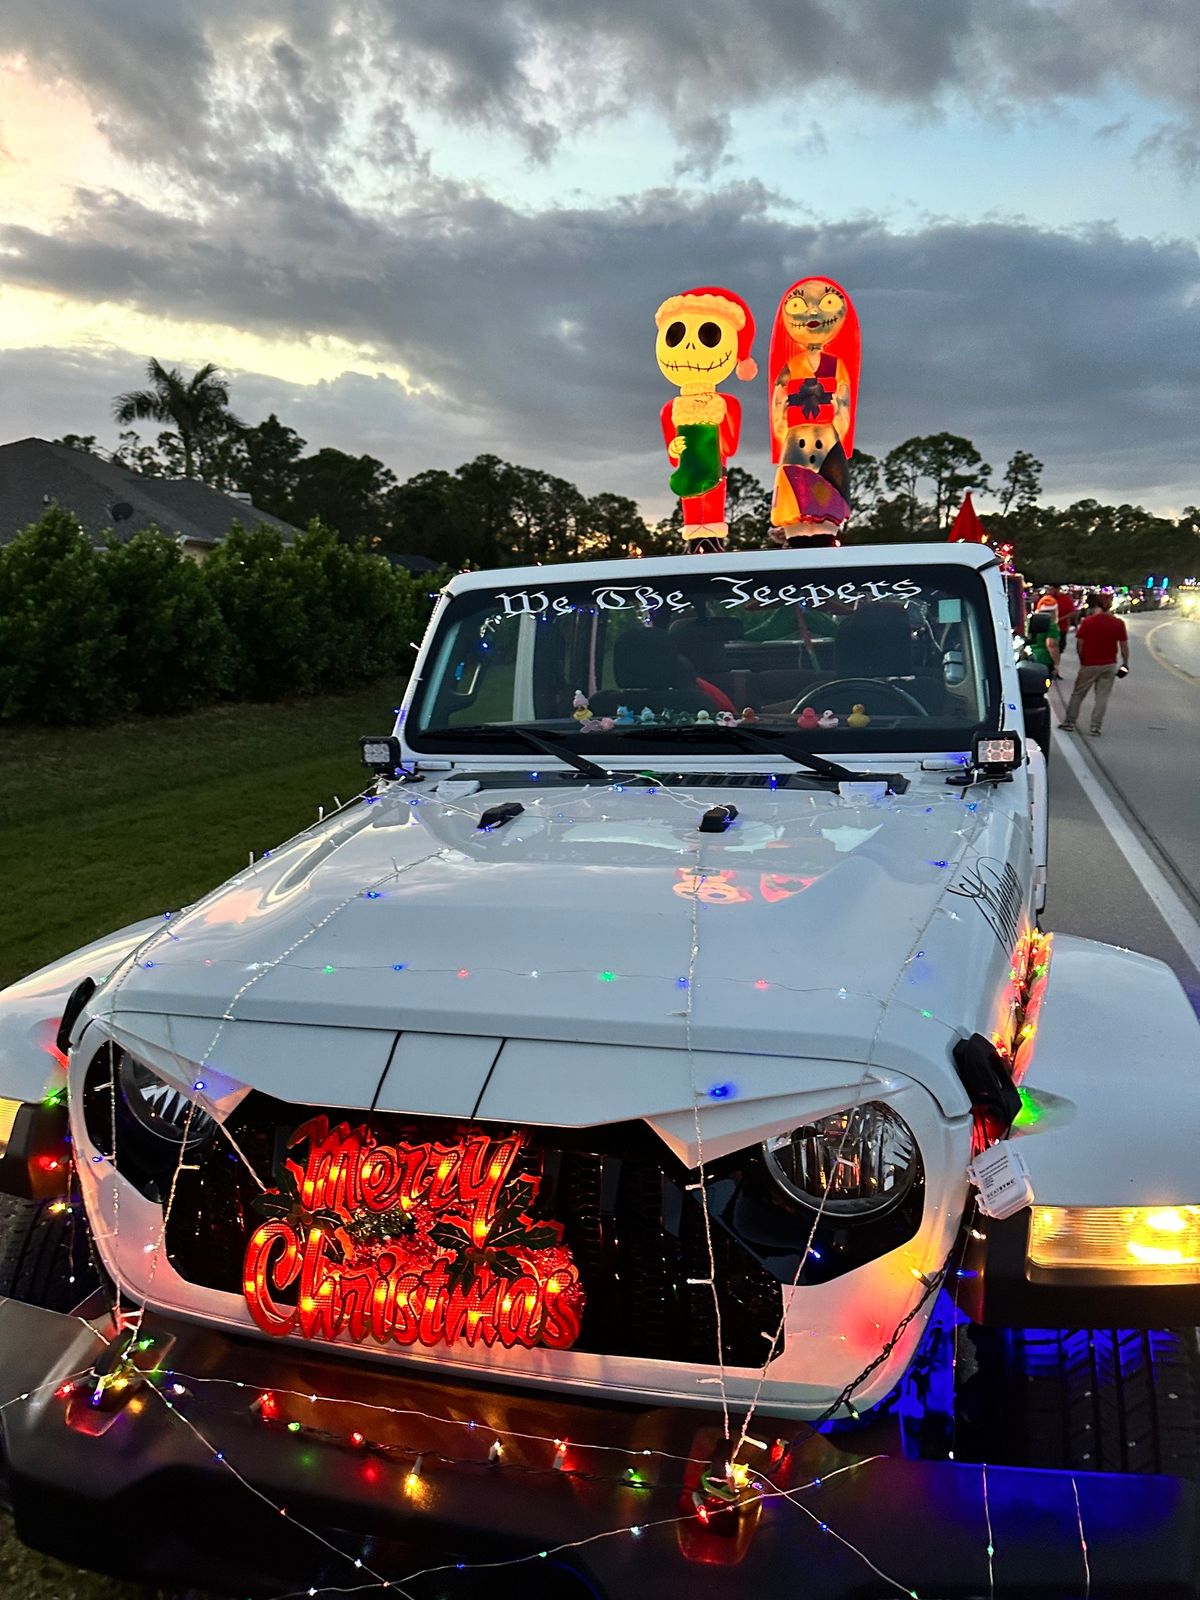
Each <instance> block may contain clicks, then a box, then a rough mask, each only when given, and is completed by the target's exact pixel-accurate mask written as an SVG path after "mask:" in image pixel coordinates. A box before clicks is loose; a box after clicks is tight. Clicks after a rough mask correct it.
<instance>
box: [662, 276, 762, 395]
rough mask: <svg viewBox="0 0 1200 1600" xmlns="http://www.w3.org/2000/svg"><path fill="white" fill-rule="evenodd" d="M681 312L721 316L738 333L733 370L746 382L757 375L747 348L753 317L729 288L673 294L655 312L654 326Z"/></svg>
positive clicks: (748, 347) (749, 343)
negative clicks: (735, 361)
mask: <svg viewBox="0 0 1200 1600" xmlns="http://www.w3.org/2000/svg"><path fill="white" fill-rule="evenodd" d="M681 311H691V312H697V313H703V312H705V311H707V312H708V313H709V315H710V316H713V317H720V318H721V320H722V321H723V322H727V323H728V324H729V325H730V327H732V328H733V329H734V330H735V331H736V333H737V353H738V359H737V366H736V367H735V368H734V371H735V372H736V373H737V375H738V377H739V378H741V379H742V380H743V382H745V383H749V382H750V379H751V378H753V377H755V376H756V375H757V373H758V362H757V361H755V359H754V357H753V356H752V355H751V354H750V347H751V345H752V344H753V343H754V316H753V314H752V312H751V310H750V307H749V306H748V305H747V304H746V302H745V301H744V300H743V299H742V297H741V296H740V295H736V294H734V293H733V291H732V289H714V288H711V287H704V288H700V289H688V290H685V292H684V293H683V294H673V295H672V296H671V298H670V299H669V300H664V301H663V303H662V305H660V306H659V308H658V310H657V311H656V312H655V313H654V325H655V327H658V328H661V327H662V325H663V323H664V322H665V321H666V320H667V318H668V317H673V316H676V315H677V314H678V313H679V312H681Z"/></svg>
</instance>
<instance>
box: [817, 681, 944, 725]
mask: <svg viewBox="0 0 1200 1600" xmlns="http://www.w3.org/2000/svg"><path fill="white" fill-rule="evenodd" d="M848 683H854V684H859V685H861V686H863V687H865V688H866V689H867V690H868V691H869V694H870V697H871V698H872V699H873V698H874V697H875V696H876V695H877V694H879V692H880V691H881V690H882V691H883V692H884V693H886V694H890V695H892V696H894V698H895V699H897V700H899V701H900V703H901V704H902V705H903V707H904V712H903V713H902V714H903V715H908V713H909V712H912V711H915V712H916V714H917V716H919V717H927V716H928V715H929V712H928V710H927V709H926V707H925V706H923V705H922V704H921V702H920V701H919V700H918V699H917V697H916V696H915V695H911V694H909V692H908V690H907V689H902V688H901V687H900V686H899V684H896V683H887V682H884V681H881V680H880V679H878V678H834V679H833V680H832V682H830V683H818V684H817V685H816V687H815V688H812V689H810V690H809V691H808V692H807V694H802V695H801V696H800V698H799V700H797V701H796V704H795V705H794V706H793V707H792V709H791V713H790V714H791V715H792V716H793V717H794V716H795V715H796V714H797V712H800V711H803V710H804V708H805V706H807V705H810V704H811V703H812V701H814V700H819V699H820V698H821V697H822V695H826V694H828V693H829V691H830V690H831V689H844V688H845V687H846V685H847V684H848Z"/></svg>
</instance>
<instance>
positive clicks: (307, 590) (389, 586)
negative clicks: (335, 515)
mask: <svg viewBox="0 0 1200 1600" xmlns="http://www.w3.org/2000/svg"><path fill="white" fill-rule="evenodd" d="M295 556H296V560H297V562H298V564H299V566H300V569H301V571H302V572H303V575H304V576H303V582H302V588H303V592H304V596H305V603H306V608H307V613H308V630H309V638H310V641H311V646H310V647H311V660H310V664H311V670H312V672H313V673H314V675H315V679H316V681H317V682H318V683H319V684H320V685H321V686H322V687H323V688H326V689H346V688H349V687H350V686H351V685H352V684H356V683H369V682H370V681H371V680H372V679H374V678H379V677H382V676H383V675H384V674H385V673H387V672H392V671H395V670H396V668H397V666H398V665H400V664H403V665H405V666H406V665H407V663H406V662H405V654H406V652H407V653H408V654H410V655H411V652H410V651H408V640H409V639H410V637H411V632H410V630H409V624H410V620H411V616H410V613H411V595H410V590H411V580H410V579H409V577H408V575H407V573H405V572H403V571H399V572H397V571H393V569H392V567H391V564H390V563H389V562H388V560H387V558H386V556H380V555H370V554H368V553H367V552H366V551H363V550H358V549H353V548H351V546H349V545H345V544H342V543H340V542H339V540H338V537H337V535H336V534H335V533H333V532H331V531H330V530H329V529H328V528H323V527H321V525H320V524H319V523H314V524H313V526H312V527H310V528H309V530H308V532H307V533H305V534H303V535H302V536H301V538H299V539H298V540H297V541H296V544H295Z"/></svg>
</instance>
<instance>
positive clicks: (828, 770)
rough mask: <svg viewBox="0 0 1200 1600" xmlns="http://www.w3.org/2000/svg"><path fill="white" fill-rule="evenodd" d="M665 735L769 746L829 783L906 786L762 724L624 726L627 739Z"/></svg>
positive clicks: (753, 747)
mask: <svg viewBox="0 0 1200 1600" xmlns="http://www.w3.org/2000/svg"><path fill="white" fill-rule="evenodd" d="M656 735H657V736H658V737H659V738H667V739H671V740H674V739H680V740H682V741H683V742H685V743H689V744H691V743H695V742H699V741H700V740H711V739H721V738H727V739H729V740H730V741H731V742H732V743H734V744H739V745H741V747H742V749H743V750H770V751H773V752H774V753H775V754H776V755H780V756H783V757H784V758H785V759H786V760H788V761H792V762H794V763H795V764H796V766H798V767H805V768H807V770H808V771H809V772H813V773H815V774H816V775H817V777H819V778H827V779H828V780H829V781H830V782H831V783H864V782H868V783H869V782H872V781H875V780H880V779H883V780H886V782H887V784H888V787H889V788H891V789H893V790H894V791H895V792H896V793H897V794H903V793H904V791H905V789H907V788H908V779H907V778H905V777H903V776H901V774H900V773H889V772H852V771H851V770H850V768H849V767H843V766H842V765H841V763H840V762H838V761H826V759H825V757H824V756H819V755H816V754H814V752H813V751H811V750H796V749H794V748H793V747H792V742H791V735H790V734H788V733H786V732H784V731H783V730H780V731H779V732H778V733H772V732H770V731H769V730H768V729H766V728H758V727H746V726H745V724H743V723H739V724H738V725H737V726H736V727H733V728H730V727H727V726H725V725H723V724H722V723H714V724H713V726H712V727H711V728H702V727H699V726H698V725H697V724H695V723H692V724H690V725H689V726H686V727H682V728H627V729H626V730H625V737H626V738H627V739H641V738H645V739H649V738H652V737H654V736H656Z"/></svg>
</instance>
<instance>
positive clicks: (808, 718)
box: [796, 706, 821, 732]
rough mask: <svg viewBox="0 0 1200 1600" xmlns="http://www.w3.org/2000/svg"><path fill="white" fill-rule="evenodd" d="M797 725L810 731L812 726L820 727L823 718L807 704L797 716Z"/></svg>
mask: <svg viewBox="0 0 1200 1600" xmlns="http://www.w3.org/2000/svg"><path fill="white" fill-rule="evenodd" d="M796 726H797V727H798V728H803V729H804V730H805V731H806V732H808V731H809V730H811V729H812V728H819V727H820V726H821V719H820V717H818V716H817V713H816V712H815V711H814V710H813V708H812V707H811V706H805V708H804V710H803V711H802V712H801V713H800V715H799V716H798V717H797V718H796Z"/></svg>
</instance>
